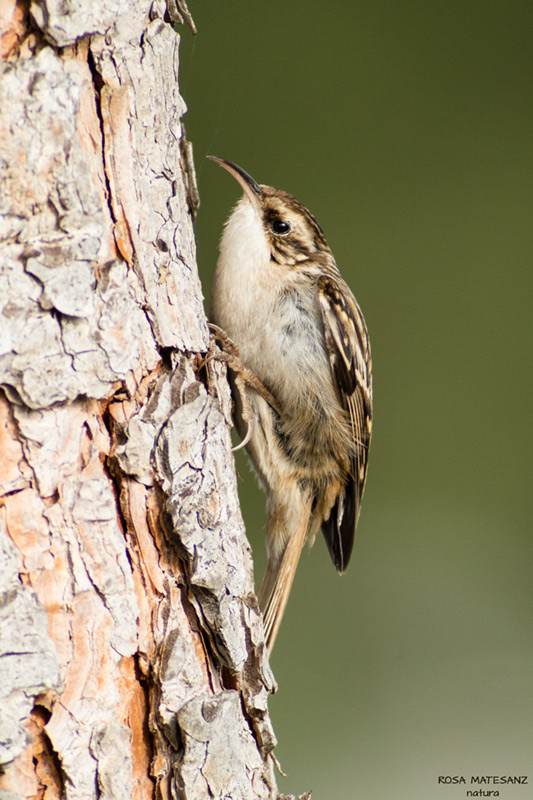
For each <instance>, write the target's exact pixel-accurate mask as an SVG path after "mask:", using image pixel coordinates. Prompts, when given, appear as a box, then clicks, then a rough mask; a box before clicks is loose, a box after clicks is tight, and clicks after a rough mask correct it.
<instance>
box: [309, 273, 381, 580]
mask: <svg viewBox="0 0 533 800" xmlns="http://www.w3.org/2000/svg"><path fill="white" fill-rule="evenodd" d="M318 296H319V302H320V310H321V312H322V321H323V324H324V334H325V339H326V348H327V352H328V356H329V361H330V365H331V373H332V376H333V380H334V383H335V385H336V386H337V387H338V391H339V397H340V400H341V403H342V405H343V407H344V408H345V409H346V410H347V412H348V414H349V417H350V423H351V428H352V436H353V442H354V451H353V459H352V463H351V465H350V474H349V476H348V478H347V481H346V484H345V486H344V489H343V491H342V492H341V494H340V495H339V497H338V498H337V502H336V504H335V506H334V507H333V509H332V511H331V514H330V517H329V519H328V520H327V521H326V522H324V523H323V524H322V532H323V534H324V537H325V539H326V544H327V546H328V550H329V553H330V556H331V559H332V561H333V563H334V564H335V567H336V568H337V570H338V571H339V572H344V571H345V569H346V568H347V566H348V563H349V561H350V556H351V553H352V548H353V541H354V535H355V526H356V525H357V519H358V517H359V511H360V508H361V500H362V498H363V491H364V487H365V480H366V472H367V465H368V448H369V445H370V435H371V430H372V362H371V357H370V342H369V339H368V332H367V329H366V324H365V320H364V318H363V314H362V312H361V309H360V308H359V306H358V304H357V301H356V300H355V298H354V296H353V294H352V292H351V291H350V289H349V287H348V285H347V284H346V283H345V282H344V281H343V280H342V278H341V277H340V276H332V275H322V276H320V278H319V279H318Z"/></svg>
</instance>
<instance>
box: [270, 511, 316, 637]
mask: <svg viewBox="0 0 533 800" xmlns="http://www.w3.org/2000/svg"><path fill="white" fill-rule="evenodd" d="M307 533H308V519H306V520H305V522H300V524H299V525H298V528H297V530H296V531H294V533H293V535H292V536H291V537H290V539H289V541H288V542H287V544H286V546H285V549H284V551H283V553H282V554H281V556H280V557H278V558H272V557H270V558H269V560H268V564H267V568H266V572H265V575H264V578H263V581H262V583H261V588H260V589H259V594H258V599H259V606H260V608H261V611H262V613H263V624H264V627H265V640H266V643H267V648H268V652H269V653H271V652H272V648H273V647H274V642H275V641H276V636H277V635H278V631H279V626H280V624H281V620H282V619H283V614H284V612H285V608H286V606H287V601H288V599H289V595H290V592H291V588H292V584H293V581H294V576H295V574H296V567H297V566H298V561H299V560H300V554H301V552H302V548H303V546H304V544H305V540H306V539H307Z"/></svg>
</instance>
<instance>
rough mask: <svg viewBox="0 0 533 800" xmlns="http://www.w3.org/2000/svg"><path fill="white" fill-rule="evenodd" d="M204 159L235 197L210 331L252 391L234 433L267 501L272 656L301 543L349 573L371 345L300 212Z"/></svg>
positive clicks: (266, 596)
mask: <svg viewBox="0 0 533 800" xmlns="http://www.w3.org/2000/svg"><path fill="white" fill-rule="evenodd" d="M209 158H211V159H212V160H213V161H215V162H216V163H217V164H220V166H222V167H224V169H226V170H227V171H228V172H229V173H230V174H231V175H233V177H234V178H235V179H236V180H237V181H238V182H239V184H240V185H241V187H242V189H243V191H244V194H243V197H242V198H241V199H240V200H239V202H238V203H237V205H236V206H235V208H234V209H233V211H232V213H231V215H230V217H229V219H228V221H227V223H226V225H225V228H224V232H223V234H222V239H221V242H220V255H219V258H218V262H217V267H216V271H215V277H214V283H213V291H212V297H211V321H212V322H213V323H215V325H216V326H218V327H219V328H221V329H222V331H223V332H224V333H225V334H226V336H227V337H229V339H230V340H231V342H232V343H233V345H234V346H235V348H236V351H238V356H239V359H240V363H241V364H242V367H243V368H244V370H245V371H246V373H247V374H248V376H250V374H252V375H253V377H254V379H255V381H256V383H255V385H254V382H253V381H252V380H246V378H245V383H246V384H247V388H246V398H247V399H246V403H243V402H240V403H239V402H238V399H236V424H237V429H238V430H239V433H240V434H241V435H242V436H243V437H244V440H245V441H246V450H247V453H248V455H249V457H250V459H251V462H252V464H253V467H254V469H255V471H256V473H257V475H258V477H259V480H260V482H261V484H262V486H263V487H264V489H265V491H266V496H267V502H266V510H267V520H266V545H267V554H268V564H267V568H266V572H265V575H264V577H263V581H262V583H261V588H260V590H259V594H258V598H259V604H260V607H261V610H262V612H263V619H264V625H265V636H266V641H267V645H268V649H269V651H271V650H272V647H273V645H274V641H275V639H276V635H277V633H278V630H279V626H280V623H281V619H282V617H283V613H284V611H285V607H286V605H287V600H288V597H289V593H290V590H291V586H292V583H293V580H294V575H295V572H296V567H297V565H298V560H299V558H300V554H301V551H302V548H303V546H304V544H305V542H306V541H307V540H309V541H310V542H311V543H312V542H313V541H314V539H315V537H316V535H317V533H318V531H319V529H320V528H321V529H322V533H323V535H324V538H325V540H326V544H327V547H328V551H329V554H330V556H331V559H332V561H333V564H334V565H335V567H336V569H337V571H338V572H339V573H343V572H344V571H345V570H346V568H347V567H348V563H349V561H350V556H351V553H352V549H353V542H354V535H355V527H356V525H357V520H358V517H359V512H360V509H361V500H362V497H363V491H364V486H365V480H366V474H367V465H368V450H369V445H370V436H371V429H372V367H371V357H370V343H369V338H368V332H367V328H366V324H365V320H364V318H363V314H362V312H361V309H360V308H359V305H358V303H357V301H356V299H355V297H354V295H353V294H352V292H351V290H350V288H349V287H348V285H347V283H346V282H345V281H344V280H343V278H342V277H341V274H340V272H339V269H338V267H337V264H336V262H335V258H334V257H333V253H332V252H331V250H330V248H329V247H328V244H327V241H326V238H325V236H324V233H323V231H322V228H321V227H320V225H319V224H318V223H317V221H316V219H315V218H314V217H313V215H312V214H311V213H310V212H309V211H308V210H307V208H306V207H305V206H304V205H302V203H300V202H299V201H298V200H297V199H296V198H295V197H293V196H292V195H290V194H288V193H287V192H284V191H282V190H280V189H275V188H273V187H272V186H264V185H259V184H258V183H256V181H255V180H254V179H253V178H252V177H251V176H250V175H248V173H247V172H245V171H244V170H243V169H242V168H241V167H238V166H237V165H236V164H234V163H232V162H231V161H227V160H225V159H222V158H216V157H214V156H209ZM236 394H237V393H236ZM244 405H247V406H249V408H250V413H249V414H246V413H244V409H243V406H244Z"/></svg>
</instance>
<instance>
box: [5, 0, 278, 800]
mask: <svg viewBox="0 0 533 800" xmlns="http://www.w3.org/2000/svg"><path fill="white" fill-rule="evenodd" d="M172 9H173V18H174V19H176V18H179V15H181V17H182V18H183V19H185V20H186V21H189V20H190V15H189V12H188V11H187V9H186V6H185V4H184V3H174V4H173V7H172ZM1 14H2V56H3V62H2V72H1V75H0V164H1V176H0V180H1V187H0V246H1V250H0V385H1V390H0V450H1V458H0V765H1V771H0V798H2V800H15V798H29V797H40V798H45V800H56V798H61V800H63V799H64V800H92V799H93V798H105V799H106V800H131V799H132V798H134V800H145V799H147V798H165V799H166V798H187V799H188V800H196V798H204V797H206V798H207V797H213V798H223V797H224V798H232V800H238V798H243V800H244V799H245V798H246V800H249V798H258V799H259V798H276V797H277V796H278V792H277V789H276V784H275V779H274V774H273V759H272V758H271V753H272V750H273V747H274V745H275V738H274V734H273V731H272V726H271V723H270V718H269V715H268V709H267V699H268V695H269V693H271V692H272V691H273V689H274V685H275V684H274V679H273V676H272V673H271V671H270V667H269V664H268V659H267V657H266V654H265V645H264V638H263V627H262V622H261V617H260V613H259V610H258V606H257V600H256V598H255V595H254V591H253V576H252V561H251V554H250V549H249V546H248V543H247V541H246V537H245V533H244V527H243V523H242V519H241V516H240V511H239V506H238V501H237V494H236V481H235V471H234V467H233V460H232V459H231V457H230V455H229V447H230V439H229V429H230V404H231V399H230V396H229V391H228V388H227V384H226V381H225V373H224V369H223V368H222V367H217V366H216V365H215V366H213V367H211V368H210V373H209V380H207V375H206V371H205V369H203V368H201V360H202V359H201V355H202V354H204V353H205V352H206V350H207V348H208V346H209V340H208V331H207V326H206V319H205V315H204V311H203V306H202V295H201V288H200V285H199V281H198V275H197V269H196V261H195V243H194V235H193V225H192V213H193V211H194V207H195V202H196V200H195V192H194V185H193V175H194V172H193V170H192V169H191V165H190V146H189V145H188V143H187V142H186V141H185V138H184V132H183V127H182V122H181V118H182V116H183V114H184V112H185V105H184V102H183V100H182V98H181V96H180V94H179V91H178V42H179V36H178V35H177V33H176V31H175V30H174V28H173V27H172V25H171V24H169V22H168V17H167V16H166V8H165V4H164V3H163V2H161V0H155V2H146V0H143V1H142V2H141V0H115V2H109V0H105V2H104V0H91V2H88V1H87V0H66V2H65V0H61V2H59V0H34V2H32V3H31V7H30V6H29V5H27V4H26V3H24V2H18V3H17V2H15V0H12V2H4V3H3V4H2V9H1ZM176 15H177V16H176Z"/></svg>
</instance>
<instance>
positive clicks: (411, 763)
mask: <svg viewBox="0 0 533 800" xmlns="http://www.w3.org/2000/svg"><path fill="white" fill-rule="evenodd" d="M190 7H191V12H192V14H193V16H194V18H195V21H196V24H197V26H198V35H197V37H195V38H194V39H193V37H192V36H191V35H190V33H189V32H188V31H186V30H184V31H183V35H182V45H181V88H182V91H183V92H184V95H185V99H186V101H187V103H188V106H189V112H188V114H187V116H186V119H185V123H186V128H187V134H188V137H189V138H190V139H191V140H192V142H193V145H194V150H195V162H196V169H197V174H198V179H199V188H200V195H201V203H202V205H201V208H200V212H199V215H198V220H197V235H198V256H199V266H200V274H201V278H202V282H203V286H204V291H205V295H206V297H207V298H208V297H209V292H210V285H211V279H212V275H213V270H214V266H215V261H216V250H217V242H218V239H219V236H220V233H221V229H222V225H223V222H224V220H225V218H226V217H227V216H228V214H229V211H230V209H231V207H232V206H233V204H234V203H235V202H236V201H237V199H238V197H239V196H240V192H239V188H238V186H237V184H236V183H235V182H234V181H233V180H232V179H231V178H230V176H229V175H227V174H226V173H225V172H224V171H222V170H221V169H219V168H218V167H217V166H216V165H214V164H213V163H211V162H209V161H207V160H206V159H205V155H206V154H208V153H210V154H214V155H219V156H223V157H225V158H229V159H231V160H234V161H236V162H237V163H238V164H240V165H241V166H243V167H244V168H245V169H247V170H248V171H249V172H250V173H251V174H252V175H253V176H254V177H255V178H256V180H258V181H259V182H261V183H270V184H272V185H275V186H278V187H280V188H283V189H286V190H287V191H289V192H291V193H293V194H294V195H296V197H298V198H299V199H300V200H301V201H302V202H303V203H305V204H306V205H307V206H308V207H309V208H310V209H311V211H312V212H313V213H314V214H315V216H316V217H317V219H318V220H319V222H320V223H321V225H322V227H323V228H324V230H325V232H326V235H327V237H328V241H329V244H330V246H331V248H332V250H333V252H334V253H335V255H336V258H337V262H338V264H339V267H340V269H341V271H342V272H343V274H344V277H345V278H346V279H347V281H348V282H349V283H350V285H351V287H352V289H353V290H354V293H355V294H356V296H357V298H358V300H359V302H360V304H361V306H362V308H363V311H364V313H365V317H366V320H367V323H368V327H369V330H370V335H371V340H372V351H373V359H374V397H375V426H374V431H375V433H374V440H373V443H372V450H371V456H370V469H369V478H368V483H367V490H366V495H365V501H364V504H363V511H362V514H361V519H360V523H359V526H358V532H357V537H356V545H355V550H354V556H353V559H352V563H351V565H350V569H349V570H348V573H347V574H346V575H345V576H343V577H342V578H339V577H338V576H337V575H336V573H335V570H334V568H333V566H332V565H331V563H330V561H329V558H328V556H327V553H326V549H325V546H324V543H323V542H322V541H317V544H316V545H315V547H314V548H313V550H312V551H310V552H308V551H307V550H306V551H305V552H304V555H303V558H302V561H301V564H300V568H299V570H298V574H297V578H296V583H295V587H294V589H293V593H292V596H291V600H290V603H289V607H288V610H287V614H286V617H285V619H284V623H283V626H282V629H281V632H280V635H279V638H278V641H277V644H276V649H275V652H274V655H273V658H272V665H273V669H274V672H275V674H276V677H277V680H278V682H279V692H278V694H277V695H276V696H275V697H273V698H272V700H271V704H270V708H271V713H272V716H273V720H274V725H275V730H276V733H277V736H278V739H279V746H278V749H277V755H278V758H279V759H280V762H281V765H282V767H283V769H284V770H285V771H286V772H287V775H288V777H287V778H280V780H279V785H280V787H281V789H282V790H283V791H285V792H294V793H298V792H303V791H304V790H306V789H312V790H313V800H320V798H327V799H328V800H330V799H331V798H339V799H340V800H353V799H356V800H363V798H364V800H389V799H392V798H394V799H395V800H397V799H399V800H433V798H437V800H438V798H440V797H442V798H446V800H452V798H455V797H464V796H465V787H464V786H456V787H453V786H442V785H438V783H437V779H438V776H439V775H465V776H467V780H469V779H470V775H471V774H474V775H476V774H482V775H486V774H489V775H494V774H496V775H507V774H511V775H513V774H520V775H526V774H529V784H530V785H529V786H528V787H522V786H521V787H510V788H506V787H502V786H500V787H493V788H499V789H500V790H501V791H500V794H501V796H502V797H508V798H514V797H516V798H517V800H528V799H529V798H533V713H532V712H533V669H532V656H533V644H532V637H531V619H532V616H533V614H532V612H533V586H532V584H533V581H532V575H531V573H532V567H533V525H532V506H533V503H532V496H533V493H532V489H531V482H532V474H533V470H532V466H533V464H532V462H533V458H532V426H531V403H532V388H533V379H532V366H531V365H532V347H531V345H532V339H533V337H532V335H531V333H532V329H533V325H532V319H531V306H532V290H533V269H532V253H533V233H532V230H533V226H532V212H533V191H532V190H533V175H532V172H533V168H532V167H533V159H532V151H533V103H532V101H533V36H532V34H533V4H532V3H531V2H530V0H529V2H513V0H511V1H510V2H491V0H484V2H469V1H468V0H461V2H457V1H455V2H454V1H453V0H452V2H447V3H439V4H433V3H427V2H415V1H414V0H406V2H400V3H398V2H393V1H392V0H388V2H387V1H386V0H376V1H374V0H373V1H372V2H370V0H364V1H363V2H353V3H341V2H330V3H322V2H316V0H313V1H311V0H306V2H304V0H292V2H283V1H282V0H273V1H272V0H271V2H266V3H265V2H257V1H255V2H254V1H252V2H251V1H250V0H238V1H237V0H234V1H233V2H211V3H204V4H201V3H200V2H194V0H192V2H190ZM238 469H239V473H240V476H241V478H242V480H241V483H240V492H241V498H242V505H243V513H244V516H245V521H246V524H247V530H248V532H249V537H250V540H251V543H252V546H253V549H254V557H255V564H256V580H257V581H259V580H260V578H261V575H262V571H263V568H264V563H265V557H264V543H263V533H262V531H263V525H264V516H265V510H264V497H263V496H262V494H261V492H260V491H259V490H258V489H257V487H256V484H255V480H254V478H253V477H252V475H251V473H250V470H249V468H248V465H247V463H246V458H245V457H244V456H242V457H240V458H239V459H238ZM466 788H467V789H468V788H473V789H476V788H477V789H479V788H480V787H479V786H473V787H470V786H467V787H466ZM481 788H491V787H481ZM528 792H529V794H528Z"/></svg>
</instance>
